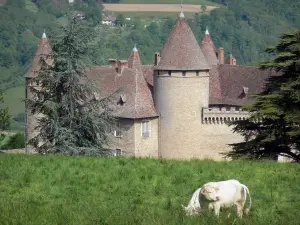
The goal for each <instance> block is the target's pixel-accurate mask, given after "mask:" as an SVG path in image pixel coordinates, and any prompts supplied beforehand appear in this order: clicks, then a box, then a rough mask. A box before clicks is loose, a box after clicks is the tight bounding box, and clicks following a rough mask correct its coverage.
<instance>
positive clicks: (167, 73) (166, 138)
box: [154, 10, 209, 158]
mask: <svg viewBox="0 0 300 225" xmlns="http://www.w3.org/2000/svg"><path fill="white" fill-rule="evenodd" d="M156 55H157V56H158V54H156ZM156 58H157V59H158V58H159V60H156V64H157V65H155V66H154V104H155V106H156V109H157V111H158V113H159V116H160V122H159V132H160V135H159V136H160V139H159V151H160V155H161V156H162V157H163V158H186V157H187V156H188V154H187V151H188V152H197V151H198V152H199V151H201V149H200V148H199V145H195V141H194V139H195V138H197V135H199V130H200V129H201V116H202V115H201V112H202V111H201V110H202V107H208V100H209V73H208V72H209V65H208V64H207V62H206V59H205V57H204V55H203V53H202V51H201V49H200V47H199V45H198V43H197V40H196V38H195V36H194V34H193V32H192V30H191V28H190V26H189V25H188V23H187V21H186V19H185V17H184V13H183V10H181V13H180V16H179V19H178V20H177V22H176V24H175V25H174V28H173V30H172V31H171V33H170V36H169V38H168V40H167V42H166V43H165V45H164V47H163V48H162V50H161V54H160V57H156ZM191 155H193V153H192V154H191ZM191 155H189V156H188V157H190V156H191Z"/></svg>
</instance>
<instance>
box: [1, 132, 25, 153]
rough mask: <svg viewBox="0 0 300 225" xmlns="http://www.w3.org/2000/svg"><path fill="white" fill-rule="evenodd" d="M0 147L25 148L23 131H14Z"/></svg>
mask: <svg viewBox="0 0 300 225" xmlns="http://www.w3.org/2000/svg"><path fill="white" fill-rule="evenodd" d="M1 148H2V149H16V148H25V136H24V133H21V132H19V133H16V134H14V135H13V136H11V137H10V138H9V140H8V141H7V142H6V143H5V144H4V145H3V146H1Z"/></svg>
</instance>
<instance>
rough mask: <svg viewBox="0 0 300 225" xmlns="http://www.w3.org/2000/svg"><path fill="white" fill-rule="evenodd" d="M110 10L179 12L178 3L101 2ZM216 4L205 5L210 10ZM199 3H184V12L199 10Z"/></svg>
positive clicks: (106, 9)
mask: <svg viewBox="0 0 300 225" xmlns="http://www.w3.org/2000/svg"><path fill="white" fill-rule="evenodd" d="M103 6H104V11H111V12H180V4H103ZM215 8H217V6H207V11H211V10H213V9H215ZM201 11H202V10H201V5H184V12H195V13H196V12H201Z"/></svg>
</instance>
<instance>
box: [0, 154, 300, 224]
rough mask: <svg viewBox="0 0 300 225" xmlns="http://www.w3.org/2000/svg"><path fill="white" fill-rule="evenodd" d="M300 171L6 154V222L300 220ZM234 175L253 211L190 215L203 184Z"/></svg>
mask: <svg viewBox="0 0 300 225" xmlns="http://www.w3.org/2000/svg"><path fill="white" fill-rule="evenodd" d="M299 173H300V165H299V164H287V163H286V164H280V163H276V162H254V161H235V162H213V161H208V160H191V161H176V160H158V159H138V158H122V157H118V158H98V157H62V156H41V155H9V154H0V202H1V204H0V224H3V225H8V224H9V225H29V224H30V225H42V224H43V225H50V224H51V225H52V224H63V225H65V224H66V225H67V224H68V225H69V224H70V225H92V224H93V225H98V224H99V225H299V209H300V195H299V193H300V185H299V183H300V176H299ZM233 178H234V179H238V180H240V181H241V182H243V183H244V184H246V185H247V186H248V187H249V190H250V194H251V197H252V202H253V203H252V208H251V210H250V214H249V215H248V216H244V217H243V219H239V218H237V216H236V211H235V209H234V208H232V212H231V216H230V217H227V215H228V213H229V212H230V210H224V211H222V212H221V213H220V217H219V218H216V217H215V216H214V215H213V214H212V213H208V212H207V210H206V211H204V212H203V213H202V214H201V215H198V216H192V217H189V216H186V215H185V214H184V212H183V210H182V207H181V204H183V205H187V204H188V201H189V200H190V198H191V196H192V193H193V192H194V191H195V190H196V189H197V188H198V187H200V186H201V185H202V184H204V183H206V182H209V181H216V180H224V179H233ZM246 206H248V202H247V203H246Z"/></svg>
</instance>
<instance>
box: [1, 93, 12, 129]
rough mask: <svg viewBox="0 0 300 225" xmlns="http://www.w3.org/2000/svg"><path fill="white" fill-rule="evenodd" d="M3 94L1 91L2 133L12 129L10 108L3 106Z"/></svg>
mask: <svg viewBox="0 0 300 225" xmlns="http://www.w3.org/2000/svg"><path fill="white" fill-rule="evenodd" d="M3 103H4V101H3V93H2V91H0V131H3V130H7V129H8V128H9V127H10V117H11V116H10V115H9V111H8V107H4V106H3Z"/></svg>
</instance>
